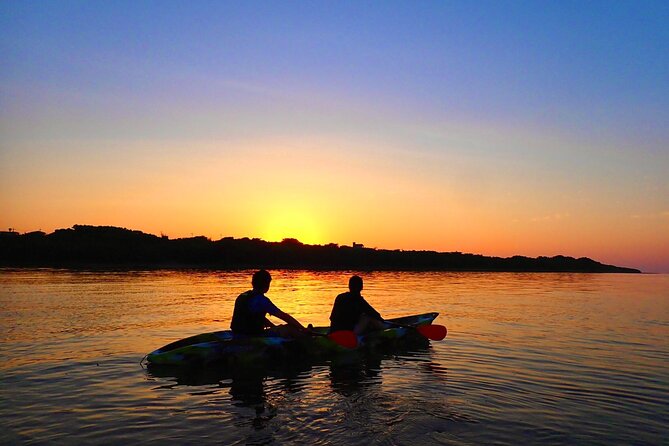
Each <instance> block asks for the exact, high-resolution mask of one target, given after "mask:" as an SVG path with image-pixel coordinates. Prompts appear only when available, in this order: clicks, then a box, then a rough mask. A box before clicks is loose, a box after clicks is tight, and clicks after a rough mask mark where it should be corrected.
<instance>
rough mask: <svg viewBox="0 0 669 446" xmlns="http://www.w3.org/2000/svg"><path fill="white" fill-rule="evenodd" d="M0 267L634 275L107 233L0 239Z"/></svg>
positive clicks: (583, 262)
mask: <svg viewBox="0 0 669 446" xmlns="http://www.w3.org/2000/svg"><path fill="white" fill-rule="evenodd" d="M0 266H11V267H29V266H30V267H35V266H39V267H96V266H101V267H194V268H221V269H235V268H258V267H263V268H287V269H290V268H300V269H351V270H422V271H522V272H525V271H527V272H596V273H609V272H613V273H639V272H640V271H639V270H637V269H633V268H622V267H617V266H613V265H605V264H602V263H599V262H596V261H594V260H591V259H589V258H585V257H582V258H579V259H575V258H573V257H565V256H555V257H537V258H530V257H523V256H514V257H508V258H501V257H487V256H483V255H477V254H464V253H461V252H435V251H404V250H388V249H375V248H365V247H363V246H362V245H358V244H354V246H339V245H336V244H333V243H331V244H327V245H306V244H303V243H301V242H299V241H298V240H296V239H284V240H283V241H281V242H266V241H264V240H260V239H255V238H254V239H249V238H241V239H236V238H232V237H225V238H222V239H220V240H216V241H212V240H210V239H208V238H206V237H203V236H198V237H190V238H179V239H170V238H169V237H167V236H165V235H162V236H156V235H152V234H146V233H143V232H141V231H132V230H128V229H124V228H117V227H110V226H85V225H75V226H74V227H72V228H71V229H58V230H56V231H55V232H53V233H51V234H46V233H44V232H30V233H26V234H19V233H17V232H14V231H7V232H0Z"/></svg>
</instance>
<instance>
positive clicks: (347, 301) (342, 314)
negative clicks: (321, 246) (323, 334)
mask: <svg viewBox="0 0 669 446" xmlns="http://www.w3.org/2000/svg"><path fill="white" fill-rule="evenodd" d="M362 287H363V282H362V278H361V277H360V276H352V277H351V278H350V279H349V281H348V289H349V291H348V292H347V293H342V294H340V295H338V296H337V297H336V298H335V301H334V305H333V306H332V313H331V314H330V332H335V331H338V330H352V331H353V332H355V333H356V334H361V333H364V332H367V331H373V330H381V329H383V328H385V325H384V322H383V318H382V317H381V314H380V313H379V312H378V311H376V310H375V309H374V307H372V306H371V305H370V304H369V303H368V302H367V301H366V300H365V298H364V297H362V294H360V293H361V291H362Z"/></svg>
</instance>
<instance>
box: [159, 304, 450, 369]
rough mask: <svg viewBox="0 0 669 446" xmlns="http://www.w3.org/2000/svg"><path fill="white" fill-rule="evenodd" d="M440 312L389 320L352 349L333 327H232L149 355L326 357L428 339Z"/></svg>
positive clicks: (243, 360) (176, 359)
mask: <svg viewBox="0 0 669 446" xmlns="http://www.w3.org/2000/svg"><path fill="white" fill-rule="evenodd" d="M438 315H439V313H424V314H418V315H414V316H405V317H400V318H395V319H388V320H386V328H385V329H383V330H377V331H372V332H369V333H365V334H363V335H359V336H358V346H357V347H356V348H355V349H348V348H345V347H343V346H341V345H339V344H337V343H336V342H335V341H333V340H332V339H330V338H329V337H328V332H329V327H315V328H313V329H312V331H311V334H310V335H304V336H298V337H292V336H288V335H286V334H285V332H284V333H282V331H281V329H280V327H279V329H271V330H268V331H267V334H266V335H264V336H239V335H234V334H233V333H232V331H230V330H223V331H214V332H210V333H202V334H198V335H195V336H190V337H188V338H185V339H181V340H178V341H175V342H172V343H170V344H167V345H165V346H164V347H161V348H159V349H157V350H155V351H153V352H151V353H149V354H148V355H147V357H146V359H147V361H148V362H149V364H153V365H195V364H199V365H205V364H210V363H223V364H228V365H234V364H252V363H255V362H257V361H264V360H272V361H276V360H287V359H289V358H291V357H296V356H298V357H304V356H305V355H308V356H309V357H323V356H330V355H338V354H347V353H349V352H351V351H352V350H353V351H365V350H374V349H379V348H385V347H387V346H392V345H393V343H396V342H398V341H411V340H425V338H424V337H423V336H421V335H420V333H419V331H418V329H419V328H420V327H421V326H425V325H429V324H431V323H432V321H434V319H435V318H436V317H437V316H438Z"/></svg>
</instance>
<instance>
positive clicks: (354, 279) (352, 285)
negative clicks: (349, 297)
mask: <svg viewBox="0 0 669 446" xmlns="http://www.w3.org/2000/svg"><path fill="white" fill-rule="evenodd" d="M348 289H349V290H351V291H354V292H356V291H357V292H360V291H362V277H360V276H351V278H350V279H348Z"/></svg>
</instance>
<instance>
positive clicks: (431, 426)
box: [0, 270, 669, 445]
mask: <svg viewBox="0 0 669 446" xmlns="http://www.w3.org/2000/svg"><path fill="white" fill-rule="evenodd" d="M250 273H251V272H249V271H238V272H224V271H143V272H142V271H138V272H135V271H121V272H73V271H65V270H0V290H1V291H0V320H1V321H2V328H3V330H2V332H1V334H0V339H1V341H0V354H1V355H2V362H1V363H0V364H1V365H0V370H2V378H0V383H1V397H2V402H3V404H2V407H1V408H0V420H2V425H3V430H2V433H0V442H1V443H4V444H11V443H29V442H35V443H85V444H100V443H105V444H109V443H142V444H145V443H148V444H152V443H164V442H165V441H168V442H176V443H180V444H182V443H216V444H221V443H222V444H272V443H276V444H285V443H305V444H389V443H394V444H485V443H491V442H496V443H497V444H517V443H530V444H536V443H547V444H607V445H614V444H620V445H624V444H661V443H662V442H663V441H666V438H668V437H669V429H668V428H667V426H668V425H669V410H668V406H667V401H669V374H668V373H667V371H666V370H667V366H668V365H669V344H668V343H667V339H669V276H665V275H657V276H652V275H592V274H496V273H495V274H493V273H488V274H486V273H408V272H373V273H359V274H361V275H362V276H363V277H364V279H365V288H364V290H363V295H364V296H365V297H366V299H367V300H368V301H369V302H370V303H371V304H372V305H373V306H374V307H376V308H377V309H378V310H379V311H380V312H381V314H382V315H383V316H384V317H387V318H390V317H397V316H405V315H409V314H417V313H425V312H432V311H437V312H439V313H440V314H441V315H440V316H439V318H438V319H437V320H436V321H435V323H439V324H444V325H447V326H448V329H449V334H448V337H447V338H446V339H445V340H444V341H440V342H432V343H431V346H430V347H415V348H411V349H407V350H403V351H396V352H393V354H390V355H388V354H380V355H371V356H369V357H365V358H362V359H356V360H349V361H344V362H343V363H342V362H338V361H320V362H308V361H307V362H304V363H290V364H282V365H278V366H277V367H275V368H272V369H271V370H268V369H263V368H252V369H245V370H243V371H241V372H240V373H237V374H236V373H234V371H233V372H232V373H231V372H230V371H228V370H226V371H223V370H219V369H217V368H208V369H202V370H197V371H189V372H187V373H181V372H178V373H174V372H172V373H165V374H163V375H161V374H156V373H149V372H147V371H146V370H144V369H143V368H142V367H141V366H140V364H139V362H140V360H141V359H142V357H143V356H144V355H145V354H146V353H148V352H149V351H152V350H154V349H156V348H157V347H160V346H162V345H165V344H167V343H168V342H171V341H174V340H177V339H180V338H183V337H186V336H190V335H193V334H197V333H201V332H207V331H215V330H222V329H227V328H228V327H229V323H230V316H231V314H232V308H233V305H234V299H235V298H236V296H237V295H239V294H240V293H241V292H243V291H245V290H247V289H248V288H250ZM272 274H273V278H274V280H273V282H272V286H271V289H270V291H269V293H268V296H269V297H270V298H271V299H272V300H273V301H274V303H275V304H276V305H277V306H279V307H280V308H281V309H282V310H284V311H286V312H288V313H291V314H293V315H294V316H295V317H296V318H297V319H299V320H300V321H301V322H302V323H304V324H307V323H313V324H314V325H327V323H328V317H329V314H330V310H331V305H332V302H333V300H334V298H335V296H336V295H337V294H339V293H342V292H344V291H346V285H347V280H348V277H349V276H350V274H351V272H311V271H273V272H272Z"/></svg>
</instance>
